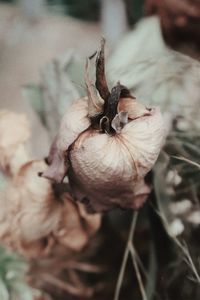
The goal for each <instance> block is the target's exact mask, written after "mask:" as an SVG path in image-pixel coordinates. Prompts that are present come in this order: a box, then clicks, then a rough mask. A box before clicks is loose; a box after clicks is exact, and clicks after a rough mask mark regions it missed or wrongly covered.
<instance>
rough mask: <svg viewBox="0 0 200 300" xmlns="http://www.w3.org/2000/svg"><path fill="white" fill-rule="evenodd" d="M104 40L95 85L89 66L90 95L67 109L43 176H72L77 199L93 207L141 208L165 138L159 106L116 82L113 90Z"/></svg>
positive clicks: (87, 81)
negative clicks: (143, 100)
mask: <svg viewBox="0 0 200 300" xmlns="http://www.w3.org/2000/svg"><path fill="white" fill-rule="evenodd" d="M104 68H105V67H104V41H103V42H102V46H101V50H100V52H99V53H98V56H97V60H96V89H97V91H98V94H99V95H97V91H96V89H95V88H94V85H93V83H92V82H91V80H90V79H89V75H88V64H87V69H86V87H87V92H88V97H87V98H83V99H80V100H78V101H76V102H75V103H74V104H73V105H72V106H71V108H70V109H69V110H68V111H67V112H66V114H65V115H64V118H63V121H62V123H61V127H60V130H59V132H58V134H57V137H56V139H55V141H54V142H53V144H52V147H51V150H50V154H49V157H48V163H49V165H50V166H49V169H48V170H47V171H46V172H44V173H43V176H44V177H47V178H50V179H53V180H56V181H62V179H63V178H64V177H65V176H66V174H67V175H68V177H69V182H70V185H71V189H72V191H73V193H74V195H75V197H76V199H77V200H79V201H81V202H84V203H85V205H86V206H87V208H88V210H89V211H92V212H94V211H98V212H100V211H106V210H109V209H111V208H113V207H115V206H120V207H122V208H128V207H130V208H133V209H138V208H139V207H141V206H142V204H143V203H144V201H145V200H146V198H147V195H148V194H149V192H150V188H149V187H148V186H147V185H146V184H145V183H144V177H145V175H146V174H147V173H148V172H149V171H150V170H151V169H152V167H153V165H154V163H155V161H156V159H157V157H158V154H159V152H160V149H161V147H162V143H163V139H164V126H163V121H162V116H161V114H160V111H159V109H158V108H147V107H145V106H144V105H143V104H141V103H139V102H138V101H137V100H136V99H135V97H133V96H132V95H131V94H130V92H129V90H128V89H127V88H126V87H124V86H123V85H121V84H120V83H117V85H116V86H115V87H113V88H112V90H111V91H109V88H108V86H107V82H106V78H105V70H104Z"/></svg>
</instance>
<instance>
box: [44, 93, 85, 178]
mask: <svg viewBox="0 0 200 300" xmlns="http://www.w3.org/2000/svg"><path fill="white" fill-rule="evenodd" d="M89 126H90V120H89V119H88V101H87V98H82V99H79V100H77V101H75V102H74V103H73V104H72V106H71V107H70V108H69V109H68V110H67V112H66V113H65V115H64V117H63V119H62V122H61V126H60V130H59V132H58V134H57V136H56V138H55V140H54V142H53V144H52V147H51V149H50V153H49V156H48V161H49V164H50V167H49V168H48V169H47V170H46V171H45V172H43V174H42V176H43V177H46V178H48V179H53V180H54V181H57V182H61V181H62V180H63V178H64V176H65V175H66V172H67V164H66V151H67V149H68V148H69V146H70V145H71V144H72V143H73V142H74V141H75V140H76V139H77V138H78V136H79V135H80V133H82V131H84V130H86V129H87V128H88V127H89Z"/></svg>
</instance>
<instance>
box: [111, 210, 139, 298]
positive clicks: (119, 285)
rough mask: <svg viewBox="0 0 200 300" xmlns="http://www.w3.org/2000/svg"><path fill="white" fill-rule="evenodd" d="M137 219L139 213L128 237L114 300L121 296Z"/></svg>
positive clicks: (135, 215) (132, 223)
mask: <svg viewBox="0 0 200 300" xmlns="http://www.w3.org/2000/svg"><path fill="white" fill-rule="evenodd" d="M137 217H138V212H134V214H133V219H132V222H131V226H130V231H129V236H128V240H127V243H126V248H125V251H124V256H123V260H122V264H121V268H120V272H119V276H118V279H117V284H116V289H115V294H114V300H119V295H120V291H121V286H122V282H123V278H124V273H125V269H126V264H127V260H128V255H129V247H128V245H129V243H130V242H131V241H132V240H133V235H134V231H135V226H136V222H137Z"/></svg>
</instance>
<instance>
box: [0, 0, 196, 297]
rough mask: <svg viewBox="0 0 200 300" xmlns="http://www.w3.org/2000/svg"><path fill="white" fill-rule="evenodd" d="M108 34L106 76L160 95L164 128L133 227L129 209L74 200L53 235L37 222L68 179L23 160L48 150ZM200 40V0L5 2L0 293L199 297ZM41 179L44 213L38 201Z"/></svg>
mask: <svg viewBox="0 0 200 300" xmlns="http://www.w3.org/2000/svg"><path fill="white" fill-rule="evenodd" d="M102 36H103V37H105V38H106V73H107V79H108V83H109V86H110V87H112V86H114V85H115V84H116V82H118V81H119V80H120V82H121V83H122V84H124V85H126V86H127V87H128V88H129V89H130V90H131V92H132V93H133V94H134V95H135V96H136V97H137V98H138V99H139V100H140V101H141V102H143V103H145V104H146V105H147V106H148V105H158V106H159V107H160V108H161V111H162V113H163V117H164V121H165V125H166V132H167V138H166V142H165V145H164V147H163V150H162V152H161V155H160V157H159V159H158V162H157V164H156V166H155V168H154V169H153V171H152V172H151V173H150V174H149V176H148V178H147V181H148V182H149V183H150V185H151V186H152V193H151V195H150V199H149V201H148V203H147V204H146V205H145V206H144V208H143V209H142V210H141V211H140V212H139V215H138V216H137V227H136V224H135V223H134V222H136V214H135V213H133V212H132V211H120V210H115V211H112V212H110V213H108V214H106V215H105V216H102V217H100V218H101V219H102V222H101V225H100V221H99V216H98V217H97V218H96V217H94V218H95V219H94V220H93V219H92V220H90V218H89V217H88V216H87V214H85V213H83V212H82V209H80V208H79V206H77V205H75V204H72V203H71V202H72V201H71V200H69V199H68V200H67V201H68V202H69V203H70V205H69V206H67V207H65V210H64V211H66V214H65V216H66V218H65V220H64V221H62V222H61V223H62V224H61V225H60V224H59V226H60V227H59V230H61V229H63V228H64V229H66V228H67V229H66V233H65V234H66V240H65V242H63V241H62V242H60V240H59V239H61V238H60V237H59V235H57V236H56V241H55V239H54V240H53V238H52V235H53V233H52V232H54V231H55V230H53V229H52V232H48V234H47V231H45V230H41V227H40V225H41V226H43V223H45V221H46V220H47V219H48V216H49V215H50V214H51V213H50V212H51V211H52V212H53V213H52V215H53V214H54V212H55V211H57V208H55V207H54V204H55V203H57V202H58V201H57V200H58V199H61V200H62V201H61V202H62V203H65V200H63V199H65V198H68V195H65V192H66V191H67V193H68V192H69V190H68V186H67V183H66V182H65V183H64V184H65V185H64V187H63V186H62V187H59V188H58V187H55V186H54V185H50V184H49V185H48V184H46V183H45V184H44V186H43V187H41V186H40V181H38V179H35V177H34V176H33V175H34V174H36V173H37V172H39V171H40V170H41V168H43V166H42V165H41V164H40V163H41V162H40V163H39V165H38V166H37V164H36V165H35V164H34V165H31V164H30V165H29V167H30V170H29V169H27V167H26V168H25V169H24V166H25V164H27V163H29V162H30V161H33V160H34V161H35V160H42V161H43V159H44V158H45V157H46V156H47V154H48V152H49V147H50V145H51V142H52V140H53V138H54V137H55V135H56V132H57V130H58V128H59V124H60V119H61V117H62V115H63V114H64V112H65V111H66V110H67V108H68V107H69V106H70V104H71V103H72V102H73V101H74V100H76V99H77V98H79V97H83V96H85V95H86V89H85V83H84V74H85V61H86V58H87V57H90V56H91V55H93V54H94V53H95V51H96V50H98V49H99V45H100V40H101V37H102ZM199 41H200V2H199V0H144V1H142V0H16V1H6V0H5V1H0V167H1V180H0V183H1V184H0V186H1V195H0V201H1V209H0V210H1V212H0V245H1V248H0V300H50V299H52V300H64V299H65V300H68V299H69V300H84V299H95V300H98V299H101V300H102V299H105V300H111V299H114V300H119V299H121V300H129V299H142V300H147V299H148V300H150V299H152V300H153V299H155V300H159V299H161V300H165V299H166V300H174V299H179V300H191V299H193V300H199V299H200V275H199V274H200V265H199V247H200V239H199V236H200V227H199V226H200V204H199V203H200V202H199V199H200V198H199V197H200V181H199V175H200V174H199V172H200V150H199V149H200V131H199V130H200V114H199V113H200V105H199V104H200V63H199V59H200V43H199ZM12 113H14V115H12ZM22 115H23V116H25V117H26V120H24V119H23V117H22ZM28 128H30V129H28ZM26 166H27V165H26ZM24 170H27V171H24ZM29 172H30V173H29ZM34 172H35V173H34ZM40 189H41V190H40ZM44 190H45V192H46V193H47V195H48V197H47V198H48V201H49V202H48V203H51V201H50V200H49V199H50V198H51V200H52V197H53V201H52V203H51V204H48V205H49V206H50V205H51V209H50V212H49V211H48V213H46V211H45V208H46V206H45V205H46V204H45V205H44V207H43V206H42V205H41V206H39V207H38V208H37V206H33V207H32V206H31V205H32V204H31V203H33V202H34V201H35V200H34V199H36V203H41V202H39V201H37V200H41V199H43V198H44ZM58 190H59V193H58ZM63 190H64V191H65V192H63ZM52 194H53V196H52ZM45 195H46V194H45ZM50 195H51V196H50ZM45 197H46V196H45ZM63 197H64V198H63ZM45 199H46V198H45ZM68 202H67V203H68ZM21 203H23V204H21ZM56 207H57V206H56ZM29 208H30V209H29ZM36 208H37V209H38V210H37V209H36ZM41 211H45V213H44V216H42V217H41V218H40V221H38V222H37V218H36V221H34V222H35V223H33V224H35V225H33V226H32V220H35V219H34V218H33V215H32V212H34V213H35V215H37V214H36V213H38V214H40V212H41ZM30 212H31V213H30ZM29 213H30V214H29ZM26 214H27V216H28V217H27V219H26V222H27V220H28V222H27V223H24V225H23V226H24V228H27V232H29V230H30V232H31V234H32V233H33V232H34V230H33V228H35V232H34V233H33V239H32V240H31V239H30V238H29V237H28V236H27V235H25V234H24V233H23V234H24V235H23V234H22V225H21V223H20V220H21V218H22V219H23V216H26ZM69 216H74V218H72V219H70V217H69ZM42 218H43V219H42ZM63 218H64V217H63ZM68 219H69V220H70V221H69V222H67V220H68ZM13 220H14V221H13ZM29 220H30V222H29ZM41 220H42V221H41ZM74 220H76V221H74ZM131 222H132V223H131ZM54 223H55V222H54ZM52 224H53V223H52ZM63 224H64V225H63ZM131 224H132V225H134V224H135V225H134V226H135V227H136V228H135V227H134V229H135V231H134V233H133V231H132V235H130V233H131V228H132V227H131ZM54 225H55V224H54ZM54 225H52V228H54V227H53V226H54ZM20 226H21V227H20ZM34 226H35V227H34ZM56 226H57V225H56ZM43 227H45V226H43ZM46 227H48V226H46ZM24 228H23V230H24V232H25V231H26V230H25V229H24ZM91 228H92V229H91ZM132 229H133V228H132ZM38 232H39V234H38ZM133 235H134V242H133ZM52 240H53V242H52ZM83 240H84V241H83ZM130 242H131V243H132V245H133V247H132V248H130V249H129V247H128V245H130ZM124 251H125V252H124Z"/></svg>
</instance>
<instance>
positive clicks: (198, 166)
mask: <svg viewBox="0 0 200 300" xmlns="http://www.w3.org/2000/svg"><path fill="white" fill-rule="evenodd" d="M172 157H173V158H176V159H178V160H181V161H184V162H187V163H189V164H190V165H193V166H195V167H197V168H198V169H200V164H198V163H197V162H195V161H192V160H190V159H188V158H186V157H182V156H172Z"/></svg>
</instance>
